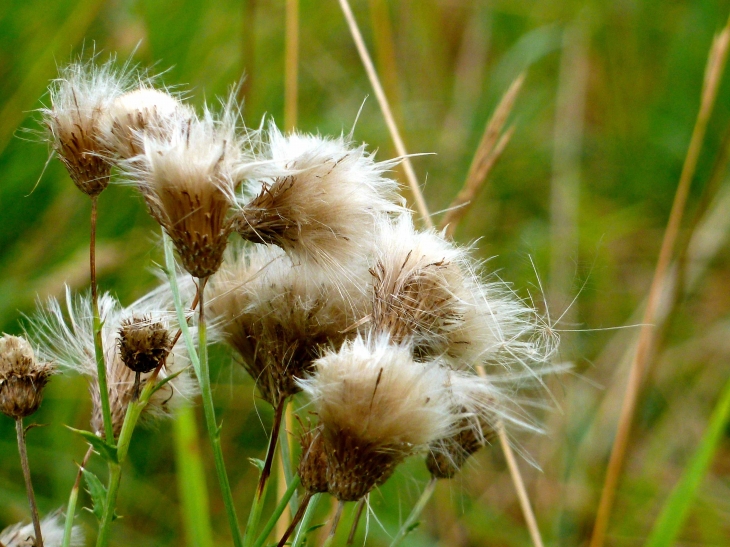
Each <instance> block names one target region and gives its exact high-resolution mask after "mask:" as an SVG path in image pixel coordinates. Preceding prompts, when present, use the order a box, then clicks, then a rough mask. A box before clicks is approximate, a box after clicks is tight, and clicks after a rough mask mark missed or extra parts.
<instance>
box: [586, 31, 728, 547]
mask: <svg viewBox="0 0 730 547" xmlns="http://www.w3.org/2000/svg"><path fill="white" fill-rule="evenodd" d="M729 49H730V20H728V23H727V24H726V25H725V28H724V29H723V30H722V32H720V34H718V35H717V36H716V37H715V39H714V41H713V43H712V47H711V48H710V54H709V57H708V62H707V69H706V71H705V77H704V82H703V88H702V97H701V100H700V109H699V112H698V114H697V119H696V121H695V126H694V129H693V130H692V137H691V138H690V143H689V148H688V150H687V156H686V157H685V160H684V165H683V166H682V173H681V175H680V177H679V184H678V185H677V191H676V193H675V195H674V202H673V203H672V210H671V212H670V213H669V221H668V222H667V228H666V230H665V232H664V238H663V239H662V246H661V249H660V250H659V258H658V260H657V265H656V268H655V269H654V277H653V279H652V282H651V286H650V288H649V296H648V298H647V304H646V309H645V311H644V317H643V320H642V322H641V323H642V325H643V326H642V327H641V331H639V341H638V343H637V346H636V352H635V353H634V357H633V360H632V362H631V368H630V370H629V378H628V382H627V384H626V393H625V395H624V400H623V403H622V405H621V413H620V415H619V423H618V427H617V431H616V438H615V440H614V443H613V448H612V449H611V457H610V459H609V462H608V468H607V470H606V478H605V480H604V483H603V489H602V490H601V499H600V501H599V504H598V511H597V512H596V521H595V524H594V526H593V535H592V537H591V542H590V547H603V545H604V543H605V540H606V532H607V530H608V520H609V518H610V516H611V511H612V509H613V503H614V500H615V498H616V489H617V487H618V481H619V477H620V476H621V471H622V469H623V465H624V461H625V459H626V452H627V450H628V446H629V435H630V433H631V425H632V423H633V418H634V413H635V410H636V404H637V401H638V398H639V392H640V389H641V384H642V381H643V379H644V372H645V369H646V366H647V363H648V361H649V358H650V356H651V352H652V349H653V346H654V326H653V325H654V321H655V316H656V314H657V312H658V308H659V301H660V296H661V293H662V290H663V288H664V282H665V279H666V276H667V271H668V268H669V264H670V261H671V259H672V254H673V252H674V248H675V245H676V241H677V237H678V235H679V229H680V226H681V224H682V217H683V215H684V209H685V206H686V204H687V198H688V196H689V190H690V186H691V184H692V179H693V178H694V175H695V171H696V168H697V161H698V159H699V156H700V151H701V150H702V144H703V142H704V139H705V133H706V131H707V125H708V123H709V121H710V115H711V114H712V109H713V107H714V105H715V99H716V98H717V92H718V89H719V86H720V81H721V79H722V73H723V71H724V69H725V62H726V61H727V55H728V50H729Z"/></svg>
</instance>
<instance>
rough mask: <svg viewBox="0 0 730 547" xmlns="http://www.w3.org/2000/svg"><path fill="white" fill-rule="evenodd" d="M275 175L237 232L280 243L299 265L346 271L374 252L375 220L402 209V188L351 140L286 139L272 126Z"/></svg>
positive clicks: (245, 206) (257, 191)
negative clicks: (399, 191)
mask: <svg viewBox="0 0 730 547" xmlns="http://www.w3.org/2000/svg"><path fill="white" fill-rule="evenodd" d="M266 148H267V150H268V152H267V153H266V154H265V155H266V156H268V160H269V163H268V165H267V170H268V172H269V173H270V175H269V176H268V177H266V178H263V179H260V180H259V181H258V183H259V186H258V187H251V188H249V189H248V191H249V193H253V194H254V197H253V199H248V198H242V199H241V200H240V202H241V203H240V205H241V209H240V211H239V212H238V213H237V215H236V222H235V229H236V231H237V232H238V233H239V234H240V235H241V236H242V237H243V238H244V239H246V240H249V241H252V242H255V243H268V244H274V245H277V246H279V247H281V248H282V249H284V250H285V251H286V252H287V253H288V254H289V255H290V256H292V257H293V258H294V259H295V261H296V262H314V263H316V264H318V265H319V266H320V267H322V268H327V269H330V270H332V274H333V276H341V275H342V274H343V273H346V271H347V266H348V265H349V264H350V263H352V262H353V261H357V260H362V257H364V256H367V255H369V254H370V253H371V252H372V249H373V234H374V227H375V222H376V219H377V218H378V216H379V215H382V214H394V213H398V212H401V211H403V206H402V198H401V197H400V196H399V195H398V194H397V190H398V185H397V183H396V182H395V181H393V180H391V179H389V178H387V177H386V176H385V173H386V172H387V171H388V170H390V169H391V168H392V167H393V166H394V165H395V164H396V163H397V162H392V161H391V162H382V163H378V162H376V161H375V159H374V157H373V156H374V155H373V154H369V153H367V152H366V151H365V146H364V145H362V146H355V145H354V144H353V143H352V142H351V141H350V140H349V139H348V138H346V137H344V136H341V137H339V138H325V137H320V136H315V135H306V134H300V133H292V134H289V135H283V134H282V133H281V132H279V130H278V129H277V128H276V127H275V126H274V125H271V127H270V129H269V132H268V142H267V146H266Z"/></svg>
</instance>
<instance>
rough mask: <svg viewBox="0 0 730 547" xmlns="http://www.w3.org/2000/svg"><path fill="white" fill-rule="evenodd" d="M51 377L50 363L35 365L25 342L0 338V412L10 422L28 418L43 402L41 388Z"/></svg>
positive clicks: (31, 351)
mask: <svg viewBox="0 0 730 547" xmlns="http://www.w3.org/2000/svg"><path fill="white" fill-rule="evenodd" d="M51 374H53V366H52V365H51V364H50V363H39V362H38V361H37V360H36V358H35V354H34V353H33V348H31V346H30V344H29V343H28V341H27V340H25V338H20V337H18V336H11V335H9V334H6V335H4V336H3V337H2V338H0V411H2V412H3V414H5V415H6V416H9V417H10V418H15V419H18V418H25V417H26V416H30V415H31V414H33V413H34V412H35V411H36V410H38V407H39V406H40V404H41V401H42V400H43V388H44V387H45V385H46V384H47V383H48V379H49V377H50V376H51Z"/></svg>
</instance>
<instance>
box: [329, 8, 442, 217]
mask: <svg viewBox="0 0 730 547" xmlns="http://www.w3.org/2000/svg"><path fill="white" fill-rule="evenodd" d="M339 2H340V7H341V8H342V12H343V13H344V14H345V19H346V20H347V25H348V26H349V27H350V32H351V33H352V39H353V40H354V41H355V46H356V47H357V51H358V53H359V54H360V59H361V60H362V64H363V66H364V67H365V72H367V75H368V79H369V80H370V84H371V85H372V86H373V90H374V91H375V97H376V98H377V99H378V104H379V105H380V109H381V110H382V111H383V117H384V118H385V123H386V124H387V126H388V131H390V136H391V138H392V139H393V143H394V144H395V149H396V151H397V153H398V155H399V156H400V157H402V158H403V169H404V170H405V172H406V178H407V179H408V185H409V186H410V187H411V191H412V192H413V197H414V199H415V200H416V208H417V209H418V212H419V214H420V215H421V217H422V218H423V222H424V223H425V224H426V226H428V227H429V228H433V221H432V220H431V215H430V214H429V212H428V207H427V206H426V200H425V199H424V197H423V193H422V192H421V188H420V186H419V185H418V179H417V178H416V172H415V171H414V170H413V165H412V164H411V160H410V158H409V157H408V152H407V151H406V147H405V144H403V139H402V138H401V136H400V132H399V131H398V126H397V125H396V123H395V119H394V118H393V113H392V111H391V110H390V105H389V104H388V98H387V97H386V96H385V92H384V91H383V86H382V85H381V84H380V79H379V78H378V73H377V72H376V71H375V67H374V66H373V61H372V59H371V58H370V54H369V53H368V50H367V48H366V47H365V41H364V40H363V38H362V34H361V33H360V29H359V28H358V26H357V21H356V20H355V16H354V15H353V13H352V9H351V8H350V3H349V2H348V0H339Z"/></svg>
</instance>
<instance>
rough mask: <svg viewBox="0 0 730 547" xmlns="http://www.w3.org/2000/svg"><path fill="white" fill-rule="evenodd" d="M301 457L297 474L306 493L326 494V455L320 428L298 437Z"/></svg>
mask: <svg viewBox="0 0 730 547" xmlns="http://www.w3.org/2000/svg"><path fill="white" fill-rule="evenodd" d="M299 440H300V444H301V446H302V455H301V458H300V460H299V468H298V471H297V472H298V474H299V477H300V478H301V480H302V486H303V487H304V489H305V490H306V491H307V492H310V493H312V494H316V493H318V492H327V455H326V454H325V451H324V439H323V437H322V427H321V426H318V427H315V428H313V429H312V428H310V429H306V430H304V431H303V432H302V434H301V435H300V438H299Z"/></svg>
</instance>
